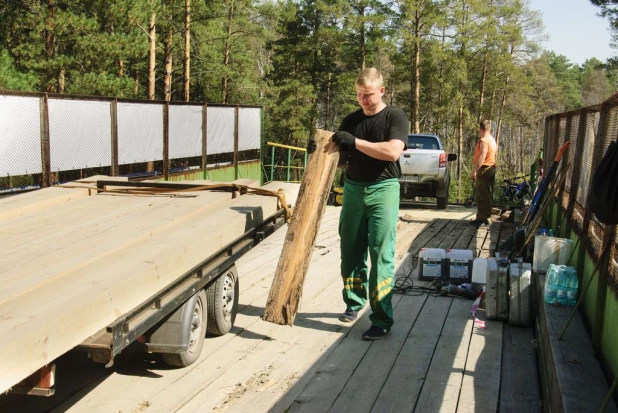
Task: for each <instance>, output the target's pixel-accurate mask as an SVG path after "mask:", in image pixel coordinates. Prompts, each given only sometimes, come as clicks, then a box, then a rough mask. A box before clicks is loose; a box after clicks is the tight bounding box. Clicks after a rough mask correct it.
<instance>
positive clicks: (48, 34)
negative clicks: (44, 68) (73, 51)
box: [45, 0, 56, 93]
mask: <svg viewBox="0 0 618 413" xmlns="http://www.w3.org/2000/svg"><path fill="white" fill-rule="evenodd" d="M54 14H55V5H54V0H49V2H48V3H47V28H46V30H45V56H46V58H47V60H48V61H49V60H52V59H53V57H54V54H55V53H54V50H55V49H54V42H55V37H54V21H53V20H54ZM48 76H49V77H48V78H47V86H46V87H45V91H46V92H52V93H53V92H55V91H56V76H55V74H54V73H53V72H52V71H51V70H50V71H49V72H48ZM52 80H53V81H52Z"/></svg>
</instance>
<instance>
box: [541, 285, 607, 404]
mask: <svg viewBox="0 0 618 413" xmlns="http://www.w3.org/2000/svg"><path fill="white" fill-rule="evenodd" d="M537 277H538V290H537V291H543V286H544V281H545V277H544V276H540V274H537ZM539 300H540V301H541V302H540V305H539V316H538V321H539V324H540V334H539V340H540V341H542V342H543V344H544V345H543V351H544V354H543V360H544V361H545V364H546V366H544V367H545V368H547V366H549V370H548V373H549V374H547V375H546V377H547V379H548V380H547V381H548V382H547V385H548V386H549V388H550V391H551V393H550V394H549V397H550V399H549V400H548V402H549V404H550V406H549V408H551V410H552V411H565V412H589V411H591V412H595V411H597V410H598V409H599V407H600V406H601V403H602V402H603V399H604V397H605V395H606V394H607V392H608V391H609V386H608V384H607V381H606V380H605V377H604V375H603V371H602V370H601V366H600V365H599V362H598V360H597V359H596V358H595V357H594V351H593V348H592V343H591V342H590V338H589V337H588V334H587V332H586V328H585V326H584V323H583V321H582V319H581V316H580V314H579V312H575V315H574V317H573V320H572V321H571V324H570V325H569V328H568V329H567V331H566V333H565V335H564V337H563V339H562V340H558V337H559V335H560V333H561V332H562V330H563V328H564V326H565V324H566V321H567V319H568V317H569V315H570V313H571V311H572V308H570V307H556V306H553V305H549V304H546V303H545V302H543V301H542V295H540V296H539ZM605 411H606V412H607V413H610V412H611V413H616V412H618V407H617V406H616V403H615V402H614V400H613V399H611V400H610V404H609V405H608V407H607V409H606V410H605Z"/></svg>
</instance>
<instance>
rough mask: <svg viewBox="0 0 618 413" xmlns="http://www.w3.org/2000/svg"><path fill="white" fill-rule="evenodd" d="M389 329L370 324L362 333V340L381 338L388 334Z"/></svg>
mask: <svg viewBox="0 0 618 413" xmlns="http://www.w3.org/2000/svg"><path fill="white" fill-rule="evenodd" d="M390 332H391V330H386V329H384V328H382V327H377V326H371V327H370V328H369V330H367V331H365V332H364V333H363V340H381V339H383V338H384V337H386V336H387V335H389V334H390Z"/></svg>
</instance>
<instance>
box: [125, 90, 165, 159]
mask: <svg viewBox="0 0 618 413" xmlns="http://www.w3.org/2000/svg"><path fill="white" fill-rule="evenodd" d="M162 159H163V105H159V104H140V103H120V102H118V163H119V164H120V165H124V164H129V163H134V162H148V161H160V160H162Z"/></svg>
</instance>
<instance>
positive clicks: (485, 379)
mask: <svg viewBox="0 0 618 413" xmlns="http://www.w3.org/2000/svg"><path fill="white" fill-rule="evenodd" d="M486 325H487V328H486V329H481V328H478V326H476V325H475V326H474V329H473V331H472V338H471V339H470V347H469V348H468V358H467V360H466V368H465V370H464V375H463V381H462V383H461V393H460V396H459V403H458V405H457V412H461V413H468V412H471V413H474V412H476V411H478V409H479V407H481V406H482V409H483V410H485V411H488V412H494V411H497V410H498V395H499V393H500V366H501V359H502V326H503V323H502V322H501V321H486Z"/></svg>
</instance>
